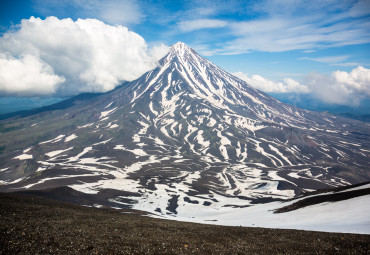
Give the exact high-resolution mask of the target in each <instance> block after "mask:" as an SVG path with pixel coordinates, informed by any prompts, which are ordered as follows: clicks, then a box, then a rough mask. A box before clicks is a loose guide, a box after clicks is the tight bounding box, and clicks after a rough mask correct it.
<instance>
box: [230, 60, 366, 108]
mask: <svg viewBox="0 0 370 255" xmlns="http://www.w3.org/2000/svg"><path fill="white" fill-rule="evenodd" d="M234 75H235V76H237V77H239V78H240V79H242V80H245V81H246V82H248V83H249V84H250V85H251V86H252V87H254V88H257V89H259V90H262V91H264V92H266V93H294V94H307V93H309V94H311V95H312V96H313V97H314V98H317V99H319V100H320V101H322V102H324V103H328V104H338V105H350V106H358V105H359V104H360V102H361V100H363V99H369V98H370V69H367V68H364V67H362V66H358V67H356V68H354V69H353V70H352V71H351V72H345V71H339V70H338V71H335V72H332V73H330V74H320V73H310V74H308V75H307V76H306V77H305V78H304V82H303V84H301V83H300V82H298V81H295V80H293V79H291V78H285V79H283V80H282V81H279V82H275V81H271V80H269V79H266V78H264V77H262V76H260V75H252V76H248V75H247V74H245V73H242V72H237V73H234Z"/></svg>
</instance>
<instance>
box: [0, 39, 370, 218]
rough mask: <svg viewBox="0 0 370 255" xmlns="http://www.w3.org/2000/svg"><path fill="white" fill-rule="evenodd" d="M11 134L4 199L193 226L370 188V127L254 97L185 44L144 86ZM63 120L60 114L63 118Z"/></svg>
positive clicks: (23, 124)
mask: <svg viewBox="0 0 370 255" xmlns="http://www.w3.org/2000/svg"><path fill="white" fill-rule="evenodd" d="M74 103H75V106H73V107H70V108H67V109H62V110H53V111H49V112H46V113H45V112H44V113H42V114H36V115H33V116H29V117H26V118H20V119H15V120H6V121H7V122H6V124H4V122H2V125H1V126H0V127H1V128H2V127H4V128H3V130H5V131H6V132H4V133H1V134H0V148H4V149H3V151H4V152H3V153H2V154H0V164H1V166H2V167H1V168H2V169H1V170H0V180H1V182H2V184H3V185H2V186H0V190H17V189H44V188H51V187H57V186H69V187H72V188H73V189H76V190H79V191H82V192H84V193H88V194H91V196H92V197H95V198H96V199H97V200H96V201H95V203H97V204H100V205H102V204H104V205H110V206H115V207H133V208H136V209H141V210H146V211H150V212H153V213H159V214H163V215H181V216H182V217H193V216H194V215H193V214H194V212H195V211H199V212H200V213H203V214H207V213H209V212H211V211H212V212H215V211H217V212H223V213H231V212H232V210H233V208H237V207H238V208H241V207H248V206H253V205H254V204H256V203H264V202H269V201H274V200H282V199H288V198H292V197H293V196H295V195H297V194H300V193H301V192H305V191H309V190H314V189H318V188H329V187H334V186H341V185H346V184H351V183H357V182H361V181H366V180H368V179H369V178H370V175H369V160H368V159H369V157H370V141H369V139H367V138H368V134H369V133H370V130H369V126H367V125H365V124H363V123H361V122H358V121H354V120H348V119H342V118H336V117H334V116H331V115H329V114H322V113H316V112H310V111H306V110H302V109H299V108H296V107H293V106H291V105H287V104H284V103H281V102H279V101H278V100H276V99H275V98H273V97H271V96H268V95H266V94H264V93H263V92H261V91H259V90H256V89H254V88H252V87H250V86H249V85H248V84H247V83H246V82H244V81H242V80H240V79H239V78H237V77H235V76H233V75H231V74H230V73H228V72H226V71H224V70H222V69H221V68H219V67H218V66H216V65H214V64H213V63H211V62H210V61H208V60H207V59H205V58H203V57H201V56H200V55H199V54H198V53H196V52H195V51H194V50H193V49H191V48H189V47H188V46H187V45H186V44H184V43H182V42H179V43H176V44H174V45H173V46H171V48H170V50H169V53H168V54H167V55H166V56H165V57H164V58H163V59H161V60H160V65H159V66H158V67H157V68H156V69H154V70H152V71H150V72H147V73H145V74H144V75H143V76H141V77H140V78H139V79H137V80H135V81H133V82H130V83H127V84H124V85H122V86H121V87H119V88H117V89H115V90H113V91H111V92H109V93H106V94H104V95H101V96H98V97H95V98H92V99H90V100H85V101H81V100H75V101H74ZM54 109H55V108H54Z"/></svg>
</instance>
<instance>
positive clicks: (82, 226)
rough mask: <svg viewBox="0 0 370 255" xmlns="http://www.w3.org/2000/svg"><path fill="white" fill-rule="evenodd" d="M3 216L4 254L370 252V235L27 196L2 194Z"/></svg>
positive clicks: (1, 249) (1, 238)
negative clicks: (207, 221)
mask: <svg viewBox="0 0 370 255" xmlns="http://www.w3.org/2000/svg"><path fill="white" fill-rule="evenodd" d="M130 212H133V213H130ZM0 214H1V217H0V254H37V253H41V254H45V253H52V254H76V253H78V254H277V253H280V254H368V253H369V252H370V235H355V234H338V233H322V232H310V231H298V230H279V229H263V228H245V227H225V226H214V225H204V224H195V223H184V222H177V221H169V220H162V219H154V218H149V217H145V216H140V213H137V212H134V211H122V210H112V209H96V208H88V207H81V206H76V205H72V204H67V203H62V202H55V201H51V200H45V199H41V198H37V197H32V196H26V195H15V194H4V193H0Z"/></svg>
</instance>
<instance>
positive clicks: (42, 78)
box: [0, 54, 65, 96]
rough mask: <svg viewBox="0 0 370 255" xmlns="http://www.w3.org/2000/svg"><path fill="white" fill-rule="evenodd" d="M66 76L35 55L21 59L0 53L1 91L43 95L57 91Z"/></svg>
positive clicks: (14, 93)
mask: <svg viewBox="0 0 370 255" xmlns="http://www.w3.org/2000/svg"><path fill="white" fill-rule="evenodd" d="M64 81H65V79H64V77H59V76H58V75H55V74H54V72H53V69H52V68H51V67H50V66H49V65H48V64H46V63H43V62H42V61H41V60H40V59H39V58H37V57H35V56H33V55H28V54H27V55H24V56H21V57H20V58H19V59H16V58H13V57H11V56H5V55H0V93H1V94H5V95H15V96H23V95H27V96H35V95H37V96H40V95H41V96H42V95H49V94H53V93H55V91H56V89H57V88H58V86H59V85H60V84H61V83H63V82H64Z"/></svg>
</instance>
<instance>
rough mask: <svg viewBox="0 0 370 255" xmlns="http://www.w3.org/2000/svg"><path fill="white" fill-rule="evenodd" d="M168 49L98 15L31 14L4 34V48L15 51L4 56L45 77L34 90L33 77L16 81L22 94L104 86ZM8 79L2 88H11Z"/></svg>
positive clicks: (133, 74) (0, 43) (149, 64)
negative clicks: (103, 20)
mask: <svg viewBox="0 0 370 255" xmlns="http://www.w3.org/2000/svg"><path fill="white" fill-rule="evenodd" d="M165 51H166V47H165V46H164V45H159V46H156V47H153V48H152V49H149V48H148V46H147V45H146V43H145V41H144V39H143V38H142V37H141V36H140V35H138V34H136V33H134V32H131V31H129V30H128V29H127V28H126V27H123V26H119V25H116V26H110V25H107V24H105V23H103V22H101V21H98V20H95V19H78V20H77V21H73V20H72V19H58V18H55V17H48V18H46V19H45V20H42V19H39V18H34V17H31V18H30V19H28V20H22V22H21V25H20V26H19V29H18V30H17V31H13V32H8V33H6V34H4V35H3V36H2V37H1V38H0V53H2V54H3V56H5V55H6V56H10V57H7V58H4V57H2V61H7V62H12V63H18V66H20V67H22V68H23V70H24V73H23V74H24V75H25V76H27V75H28V74H27V71H29V72H31V74H30V77H36V75H37V73H38V74H39V76H40V77H39V78H40V80H42V81H43V82H44V84H40V85H39V86H40V88H39V89H34V90H32V89H30V88H32V87H35V86H36V85H35V84H34V83H33V79H20V83H18V85H17V86H18V92H19V93H18V94H20V95H21V94H22V95H26V94H27V91H28V92H29V93H31V91H35V92H34V93H33V95H36V94H38V95H46V94H48V95H52V94H57V95H58V96H67V95H74V94H77V93H81V92H105V91H108V90H111V89H113V88H114V87H115V86H117V85H119V84H120V83H121V82H122V81H131V80H134V79H136V78H138V77H139V76H140V75H142V74H143V73H144V72H146V71H148V70H151V69H153V68H155V67H156V65H157V60H158V59H159V58H160V57H162V56H163V55H164V54H165ZM31 61H33V62H34V63H38V64H36V67H35V68H34V69H31V68H30V67H29V66H30V63H31ZM6 71H7V69H6V68H2V69H0V72H1V74H0V77H5V76H6V73H5V72H6ZM37 71H38V72H37ZM46 76H48V77H49V80H48V79H46V78H45V77H46ZM42 77H43V78H42ZM52 77H54V79H52ZM57 77H59V79H58V78H57ZM41 78H42V79H41ZM35 79H37V78H35ZM47 80H48V81H47ZM63 81H64V82H63ZM8 82H9V79H2V80H0V86H1V88H2V93H6V92H7V91H8V92H9V93H10V92H11V91H10V90H9V88H10V86H11V85H9V83H8ZM22 88H23V91H24V93H21V90H22ZM42 88H44V90H43V89H42ZM41 90H42V91H41ZM36 91H38V92H36ZM12 93H14V92H12Z"/></svg>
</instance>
